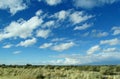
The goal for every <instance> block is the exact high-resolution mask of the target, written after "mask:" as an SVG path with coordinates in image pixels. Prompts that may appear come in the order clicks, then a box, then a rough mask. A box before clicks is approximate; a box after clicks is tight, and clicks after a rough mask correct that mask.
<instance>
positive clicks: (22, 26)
mask: <svg viewBox="0 0 120 79" xmlns="http://www.w3.org/2000/svg"><path fill="white" fill-rule="evenodd" d="M42 22H43V20H42V19H41V18H39V17H38V16H33V17H32V18H30V19H29V20H27V21H26V20H23V19H19V20H18V21H13V22H11V23H10V24H9V25H8V26H7V27H5V28H4V29H3V31H2V32H0V40H3V39H7V38H11V37H19V38H27V37H31V36H32V32H33V30H34V29H36V28H37V27H38V26H40V25H41V23H42Z"/></svg>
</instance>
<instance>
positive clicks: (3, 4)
mask: <svg viewBox="0 0 120 79" xmlns="http://www.w3.org/2000/svg"><path fill="white" fill-rule="evenodd" d="M26 8H27V5H26V3H23V0H0V9H3V10H9V12H10V13H12V14H13V15H14V14H15V13H17V12H18V11H21V10H24V9H26Z"/></svg>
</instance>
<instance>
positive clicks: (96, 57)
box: [49, 52, 120, 65]
mask: <svg viewBox="0 0 120 79" xmlns="http://www.w3.org/2000/svg"><path fill="white" fill-rule="evenodd" d="M119 56H120V53H119V52H110V53H98V54H91V55H80V54H71V55H68V54H66V55H57V56H55V57H56V58H58V59H56V60H52V61H49V64H52V65H53V64H54V65H84V64H89V65H90V64H95V65H96V64H101V62H102V64H103V63H104V64H109V63H110V62H113V61H114V62H115V61H116V59H117V60H120V57H119ZM111 58H112V60H111ZM106 61H107V62H106Z"/></svg>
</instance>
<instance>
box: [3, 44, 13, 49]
mask: <svg viewBox="0 0 120 79" xmlns="http://www.w3.org/2000/svg"><path fill="white" fill-rule="evenodd" d="M12 46H13V45H12V44H7V45H5V46H3V48H11V47H12Z"/></svg>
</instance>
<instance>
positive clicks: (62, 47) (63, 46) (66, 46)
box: [52, 42, 75, 52]
mask: <svg viewBox="0 0 120 79" xmlns="http://www.w3.org/2000/svg"><path fill="white" fill-rule="evenodd" d="M74 45H75V43H73V42H69V43H62V44H58V45H55V46H53V47H52V50H55V51H59V52H61V51H64V50H67V49H69V48H71V47H73V46H74Z"/></svg>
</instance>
